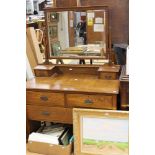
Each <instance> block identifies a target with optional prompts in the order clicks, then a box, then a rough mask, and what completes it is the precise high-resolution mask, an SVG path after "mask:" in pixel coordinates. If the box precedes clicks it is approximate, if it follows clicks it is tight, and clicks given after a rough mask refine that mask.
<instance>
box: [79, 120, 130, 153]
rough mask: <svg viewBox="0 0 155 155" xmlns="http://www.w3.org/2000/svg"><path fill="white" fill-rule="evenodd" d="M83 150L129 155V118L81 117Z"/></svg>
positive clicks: (83, 151) (86, 151) (85, 151)
mask: <svg viewBox="0 0 155 155" xmlns="http://www.w3.org/2000/svg"><path fill="white" fill-rule="evenodd" d="M81 123H82V124H81V128H82V129H81V131H82V134H81V152H82V153H90V152H91V153H92V154H100V155H103V154H104V155H105V154H106V155H116V154H117V155H118V154H119V155H128V151H129V149H128V123H129V122H128V119H126V118H117V119H116V118H102V117H101V118H95V117H93V118H92V117H81Z"/></svg>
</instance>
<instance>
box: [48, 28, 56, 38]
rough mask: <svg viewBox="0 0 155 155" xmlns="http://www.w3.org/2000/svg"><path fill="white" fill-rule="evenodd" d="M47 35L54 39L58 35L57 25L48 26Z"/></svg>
mask: <svg viewBox="0 0 155 155" xmlns="http://www.w3.org/2000/svg"><path fill="white" fill-rule="evenodd" d="M48 32H49V37H50V39H55V38H57V37H58V26H57V25H52V26H49V27H48Z"/></svg>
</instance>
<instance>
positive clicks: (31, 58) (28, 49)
mask: <svg viewBox="0 0 155 155" xmlns="http://www.w3.org/2000/svg"><path fill="white" fill-rule="evenodd" d="M26 55H27V58H28V60H29V64H30V66H31V69H32V72H33V73H34V71H33V68H34V67H35V66H37V58H36V56H35V54H34V52H33V50H32V47H31V45H30V41H29V39H28V37H27V35H26Z"/></svg>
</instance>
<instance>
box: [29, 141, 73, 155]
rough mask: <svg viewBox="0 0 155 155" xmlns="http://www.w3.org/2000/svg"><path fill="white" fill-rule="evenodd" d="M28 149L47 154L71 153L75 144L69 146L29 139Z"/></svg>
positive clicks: (65, 154)
mask: <svg viewBox="0 0 155 155" xmlns="http://www.w3.org/2000/svg"><path fill="white" fill-rule="evenodd" d="M28 150H29V151H30V152H34V153H40V154H45V155H71V154H72V151H73V144H69V145H67V146H64V145H55V144H49V143H43V142H35V141H28Z"/></svg>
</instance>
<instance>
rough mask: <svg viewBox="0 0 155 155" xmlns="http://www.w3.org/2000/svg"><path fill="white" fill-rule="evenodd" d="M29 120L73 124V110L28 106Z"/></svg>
mask: <svg viewBox="0 0 155 155" xmlns="http://www.w3.org/2000/svg"><path fill="white" fill-rule="evenodd" d="M26 109H27V116H28V119H29V120H38V121H49V122H60V123H72V109H69V108H58V107H44V106H32V105H27V106H26Z"/></svg>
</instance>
